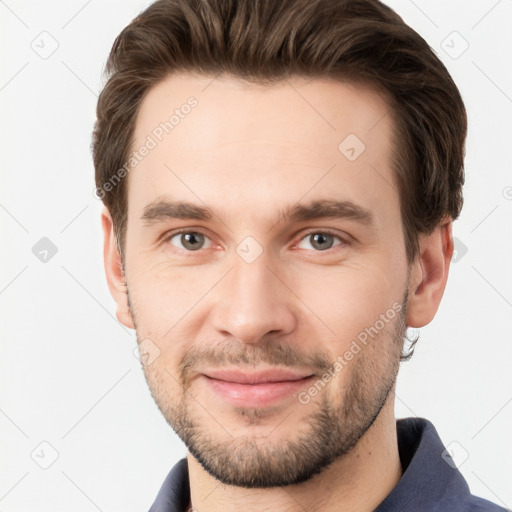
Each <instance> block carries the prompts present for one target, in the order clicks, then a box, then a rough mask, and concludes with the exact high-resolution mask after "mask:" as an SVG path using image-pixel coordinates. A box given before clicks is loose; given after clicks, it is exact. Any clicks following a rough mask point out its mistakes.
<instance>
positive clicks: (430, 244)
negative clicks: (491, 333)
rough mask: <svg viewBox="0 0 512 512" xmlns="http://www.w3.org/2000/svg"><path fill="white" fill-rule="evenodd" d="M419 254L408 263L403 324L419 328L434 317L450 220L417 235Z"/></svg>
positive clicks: (448, 253) (449, 249)
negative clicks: (404, 321) (407, 288)
mask: <svg viewBox="0 0 512 512" xmlns="http://www.w3.org/2000/svg"><path fill="white" fill-rule="evenodd" d="M419 246H420V248H419V254H418V256H417V257H416V260H415V262H414V263H413V265H412V270H411V280H410V287H409V300H408V309H407V320H406V321H407V325H408V326H409V327H416V328H418V327H423V326H424V325H427V324H428V323H430V322H431V321H432V319H433V318H434V316H435V314H436V312H437V310H438V308H439V304H440V302H441V299H442V297H443V293H444V290H445V287H446V281H447V279H448V271H449V268H450V262H451V258H452V255H453V238H452V220H451V219H446V220H444V221H443V222H441V223H440V224H439V226H438V227H437V228H436V229H435V230H434V231H433V232H432V233H430V234H428V235H420V238H419Z"/></svg>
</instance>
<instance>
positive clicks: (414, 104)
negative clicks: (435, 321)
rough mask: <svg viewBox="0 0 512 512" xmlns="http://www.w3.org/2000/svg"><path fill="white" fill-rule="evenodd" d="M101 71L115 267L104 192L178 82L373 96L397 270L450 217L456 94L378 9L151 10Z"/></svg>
mask: <svg viewBox="0 0 512 512" xmlns="http://www.w3.org/2000/svg"><path fill="white" fill-rule="evenodd" d="M105 71H106V74H107V76H108V81H107V82H106V85H105V87H104V88H103V90H102V92H101V94H100V96H99V99H98V105H97V121H96V123H95V126H94V132H93V141H92V145H91V147H92V151H93V158H94V166H95V170H96V191H97V193H98V194H99V195H100V197H101V198H102V200H103V202H104V204H105V205H106V206H107V208H108V209H109V211H110V213H111V215H112V218H113V223H114V229H115V232H116V237H117V243H118V247H119V250H120V252H121V256H122V257H123V253H124V242H125V236H126V220H127V190H126V180H123V179H121V180H119V183H118V184H116V186H109V187H106V186H105V185H106V184H107V183H109V182H110V183H112V182H111V180H112V177H113V176H114V175H115V174H116V172H117V171H118V170H119V169H121V168H122V167H123V166H124V163H125V162H126V161H127V156H128V154H129V151H130V148H131V146H132V143H133V140H132V139H133V134H134V127H135V122H136V118H137V113H138V111H139V108H140V106H141V103H142V101H143V99H144V97H145V95H146V94H147V93H148V91H149V89H150V88H151V87H152V86H154V85H156V84H157V83H158V82H160V81H161V80H163V79H164V78H165V77H166V76H168V75H169V74H171V73H173V72H180V71H195V72H204V73H208V74H212V75H217V74H219V73H227V74H232V75H233V76H235V77H238V78H240V79H242V80H246V81H249V82H255V83H268V84H270V83H272V82H273V81H277V80H282V79H284V78H287V77H290V76H294V75H296V76H306V77H313V78H314V77H326V78H334V79H339V80H343V81H351V82H363V83H365V84H367V85H370V86H373V87H375V88H377V89H378V90H379V91H381V92H382V93H383V94H384V95H385V97H386V99H387V100H388V102H389V104H390V108H391V111H390V116H391V119H392V120H393V127H394V130H395V134H394V148H393V168H394V171H395V173H396V176H397V180H398V184H399V194H400V206H401V215H402V223H403V231H404V238H405V246H406V251H407V257H408V259H409V261H413V260H414V258H415V257H416V255H417V253H418V234H419V233H429V232H431V231H432V230H433V229H434V228H435V227H436V226H437V225H438V224H439V222H440V221H441V220H442V219H444V218H446V217H447V216H450V217H451V218H452V219H456V218H457V217H458V216H459V214H460V210H461V208H462V201H463V200H462V186H463V184H464V156H465V139H466V132H467V116H466V110H465V108H464V103H463V101H462V98H461V95H460V93H459V91H458V89H457V86H456V85H455V83H454V82H453V80H452V78H451V76H450V74H449V73H448V71H447V69H446V67H445V66H444V65H443V63H442V62H441V61H440V60H439V58H438V57H437V56H436V55H435V53H434V51H433V50H432V49H431V48H430V47H429V45H428V44H427V42H426V41H425V40H424V39H423V38H422V37H421V36H420V35H419V34H418V33H417V32H415V31H414V30H413V29H412V28H410V27H409V26H408V25H406V24H405V22H404V21H403V20H402V18H401V17H400V16H399V15H398V14H396V13H395V12H394V11H393V10H392V9H391V8H389V7H388V6H386V5H384V4H382V3H381V2H379V1H378V0H278V1H273V0H158V1H156V2H154V3H153V4H151V5H150V6H149V7H148V8H146V9H145V10H144V11H143V12H142V13H141V14H139V15H138V16H137V17H136V18H135V19H134V20H133V21H132V22H131V23H130V24H129V25H128V26H127V27H125V28H124V29H123V31H122V32H121V33H120V34H119V36H118V37H117V38H116V40H115V42H114V44H113V47H112V50H111V52H110V55H109V57H108V60H107V64H106V69H105ZM109 180H110V181H109ZM107 189H108V192H107Z"/></svg>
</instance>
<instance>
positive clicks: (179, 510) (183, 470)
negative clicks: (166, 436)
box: [149, 418, 507, 512]
mask: <svg viewBox="0 0 512 512" xmlns="http://www.w3.org/2000/svg"><path fill="white" fill-rule="evenodd" d="M396 429H397V437H398V452H399V455H400V462H401V464H402V468H403V475H402V478H401V479H400V480H399V482H398V483H397V484H396V486H395V488H394V489H393V490H392V491H391V493H390V494H389V495H388V496H387V497H386V498H385V499H384V501H382V502H381V504H380V505H379V506H378V507H377V508H376V509H375V511H374V512H507V511H506V509H504V508H502V507H499V506H498V505H495V504H494V503H491V502H490V501H487V500H484V499H482V498H478V497H476V496H473V495H472V494H471V492H470V491H469V487H468V485H467V483H466V481H465V480H464V477H463V476H462V475H461V473H460V471H459V470H458V469H457V468H456V467H455V464H454V463H450V460H451V459H450V456H449V455H447V452H445V447H444V445H443V443H442V441H441V439H440V438H439V435H438V433H437V431H436V429H435V428H434V425H432V423H430V421H428V420H426V419H423V418H405V419H401V420H397V422H396ZM447 460H448V461H447ZM452 462H453V461H452ZM189 501H190V487H189V479H188V466H187V459H186V458H183V459H181V460H180V461H179V462H178V463H177V464H176V465H175V466H174V467H173V468H172V469H171V471H170V473H169V474H168V475H167V478H166V479H165V481H164V483H163V485H162V487H161V489H160V491H159V493H158V496H157V497H156V500H155V502H154V503H153V505H152V507H151V509H150V510H149V512H186V510H187V506H188V505H189Z"/></svg>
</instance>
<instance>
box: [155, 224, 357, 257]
mask: <svg viewBox="0 0 512 512" xmlns="http://www.w3.org/2000/svg"><path fill="white" fill-rule="evenodd" d="M183 233H197V234H200V235H204V236H205V237H207V238H208V239H210V237H209V236H208V235H206V234H205V233H203V232H202V231H200V230H194V229H190V228H183V229H178V230H176V231H171V232H170V233H167V234H166V235H164V237H163V238H164V242H167V243H168V244H169V245H171V244H170V240H171V238H174V237H175V236H176V235H181V234H183ZM314 234H322V235H330V236H333V237H334V238H337V239H338V240H339V241H340V243H339V244H338V245H335V246H333V247H330V248H329V249H325V250H324V251H318V250H314V249H310V250H311V251H313V252H316V253H329V252H331V251H333V250H335V249H336V248H337V247H338V248H342V247H344V246H347V245H349V242H348V240H347V239H345V238H343V237H342V236H340V235H339V234H338V233H337V232H335V231H332V230H330V229H312V230H310V231H308V232H307V233H305V234H304V235H302V237H301V238H300V239H299V242H298V243H300V242H302V240H304V239H305V238H307V237H308V236H311V235H314ZM173 247H174V246H173ZM174 249H176V250H178V251H182V252H185V253H187V254H190V255H192V254H194V253H196V252H197V253H199V252H200V251H201V249H198V250H197V251H188V250H186V249H179V248H177V247H174Z"/></svg>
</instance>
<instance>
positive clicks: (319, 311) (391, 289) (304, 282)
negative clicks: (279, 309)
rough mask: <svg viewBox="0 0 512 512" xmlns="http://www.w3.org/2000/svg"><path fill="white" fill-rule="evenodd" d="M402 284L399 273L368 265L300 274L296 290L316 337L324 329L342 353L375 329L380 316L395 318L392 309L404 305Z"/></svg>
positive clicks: (297, 276) (371, 264) (372, 263)
mask: <svg viewBox="0 0 512 512" xmlns="http://www.w3.org/2000/svg"><path fill="white" fill-rule="evenodd" d="M392 270H393V269H392ZM396 270H399V269H398V267H397V269H396ZM402 280H403V276H402V275H401V273H400V272H390V270H389V268H387V269H386V268H384V267H383V266H382V265H380V264H379V262H376V261H369V262H367V263H359V264H357V265H355V264H352V265H344V266H340V267H338V268H334V267H330V268H324V269H317V270H315V271H314V272H311V273H302V274H297V275H296V276H295V277H294V278H293V283H294V285H293V290H294V292H295V293H296V295H297V296H298V297H300V299H301V304H304V305H305V306H301V309H303V310H304V313H305V315H306V316H307V317H311V318H312V320H311V322H314V324H311V322H310V321H308V323H309V324H310V325H312V326H313V327H316V330H317V333H319V332H320V330H322V331H323V330H324V327H325V332H326V334H327V335H328V336H329V338H330V339H333V340H336V344H337V345H339V346H336V347H335V348H336V349H337V350H341V349H343V347H344V346H345V345H346V344H347V343H350V342H351V341H352V339H354V338H355V337H357V335H358V334H359V333H360V332H362V331H364V329H365V328H369V327H371V326H373V325H374V324H375V322H376V321H378V320H379V319H380V318H381V317H380V315H382V314H383V315H386V313H387V312H390V313H391V314H393V315H394V311H393V305H394V304H395V307H396V303H398V304H401V299H402V294H403V284H402ZM390 310H391V311H390ZM312 313H314V315H313V316H311V315H312ZM315 316H316V317H318V318H316V319H315V318H313V317H315ZM319 320H321V322H320V321H319ZM322 325H323V326H324V327H322ZM386 325H387V324H386ZM379 326H380V323H379Z"/></svg>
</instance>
